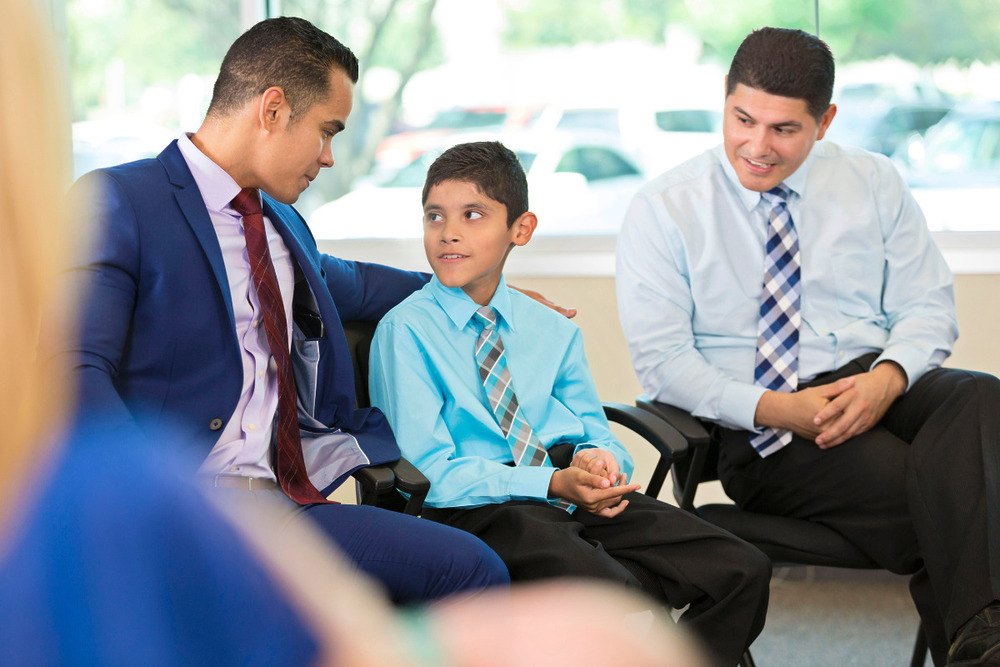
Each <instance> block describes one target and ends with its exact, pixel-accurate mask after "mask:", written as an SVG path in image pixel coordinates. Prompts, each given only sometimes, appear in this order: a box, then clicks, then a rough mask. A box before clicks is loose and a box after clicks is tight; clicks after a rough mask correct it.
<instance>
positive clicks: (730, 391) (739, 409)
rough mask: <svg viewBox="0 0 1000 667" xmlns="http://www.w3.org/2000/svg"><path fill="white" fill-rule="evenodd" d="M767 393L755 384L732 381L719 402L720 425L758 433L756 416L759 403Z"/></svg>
mask: <svg viewBox="0 0 1000 667" xmlns="http://www.w3.org/2000/svg"><path fill="white" fill-rule="evenodd" d="M765 391H767V390H766V389H764V387H758V386H757V385H755V384H747V383H745V382H737V381H735V380H734V381H732V382H730V383H729V384H728V385H726V388H725V389H723V390H722V398H721V399H720V400H719V423H721V424H722V425H723V426H725V427H726V428H738V429H743V430H746V431H757V430H758V429H757V426H756V425H755V424H754V415H755V414H756V413H757V403H759V402H760V397H761V396H763V395H764V392H765Z"/></svg>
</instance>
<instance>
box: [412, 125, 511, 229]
mask: <svg viewBox="0 0 1000 667" xmlns="http://www.w3.org/2000/svg"><path fill="white" fill-rule="evenodd" d="M444 181H465V182H467V183H472V184H474V185H475V186H476V187H477V188H479V190H480V192H482V193H483V194H484V195H486V196H487V197H489V198H490V199H493V200H495V201H498V202H500V203H501V204H503V205H504V206H506V207H507V227H508V229H509V228H510V227H511V226H512V225H513V224H514V221H515V220H517V219H518V218H519V217H521V215H522V214H524V213H525V212H526V211H527V210H528V179H527V177H525V175H524V168H522V167H521V162H520V161H519V160H518V159H517V155H515V154H514V151H512V150H510V149H509V148H507V147H506V146H504V145H503V144H502V143H500V142H499V141H474V142H471V143H466V144H458V145H457V146H452V147H451V148H449V149H448V150H446V151H445V152H444V153H441V155H440V156H438V159H436V160H434V162H433V163H432V164H431V166H430V168H429V169H428V170H427V180H426V181H424V192H423V196H422V198H421V200H420V202H421V204H426V203H427V194H428V193H429V192H430V191H431V188H432V187H434V186H435V185H438V184H439V183H443V182H444Z"/></svg>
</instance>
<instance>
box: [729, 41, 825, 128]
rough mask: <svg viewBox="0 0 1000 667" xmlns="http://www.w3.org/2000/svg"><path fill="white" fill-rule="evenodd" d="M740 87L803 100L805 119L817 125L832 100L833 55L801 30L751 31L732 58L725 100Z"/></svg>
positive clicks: (822, 42)
mask: <svg viewBox="0 0 1000 667" xmlns="http://www.w3.org/2000/svg"><path fill="white" fill-rule="evenodd" d="M740 83H742V84H743V85H744V86H749V87H750V88H756V89H757V90H762V91H764V92H765V93H770V94H771V95H780V96H782V97H794V98H796V99H800V100H805V103H806V107H807V108H808V110H809V115H811V116H812V117H813V118H815V119H816V120H817V122H818V121H819V119H820V117H822V116H823V114H824V113H826V110H827V109H828V108H829V106H830V99H831V98H832V97H833V54H832V53H831V52H830V47H829V46H827V45H826V42H824V41H823V40H821V39H820V38H819V37H816V36H814V35H810V34H809V33H807V32H803V31H802V30H789V29H786V28H761V29H759V30H754V31H753V32H752V33H750V34H749V35H747V37H746V39H744V40H743V43H742V44H740V48H739V49H737V50H736V55H735V56H733V62H732V64H731V65H730V66H729V79H728V81H727V83H726V96H729V95H731V94H732V92H733V91H734V90H736V85H737V84H740Z"/></svg>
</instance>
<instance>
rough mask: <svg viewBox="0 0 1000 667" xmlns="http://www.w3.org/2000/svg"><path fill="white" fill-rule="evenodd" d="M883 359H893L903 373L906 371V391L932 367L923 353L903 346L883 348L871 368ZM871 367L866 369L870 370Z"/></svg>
mask: <svg viewBox="0 0 1000 667" xmlns="http://www.w3.org/2000/svg"><path fill="white" fill-rule="evenodd" d="M883 361H893V362H895V363H897V364H899V367H900V368H902V369H903V372H904V373H906V383H907V384H906V390H907V391H909V390H910V387H912V386H913V383H915V382H916V381H917V380H919V379H920V378H921V377H923V374H924V373H926V372H927V371H929V370H930V369H931V368H932V367H933V366H932V365H929V364H927V358H926V356H925V355H923V354H921V353H920V352H917V351H916V350H912V349H909V348H906V347H903V346H899V347H892V346H889V347H887V348H886V349H884V350H883V351H882V354H880V355H879V356H878V358H877V359H876V360H875V362H874V363H873V364H872V365H871V368H875V367H876V366H878V365H879V364H880V363H882V362H883ZM938 365H940V364H938ZM871 368H869V369H868V370H871Z"/></svg>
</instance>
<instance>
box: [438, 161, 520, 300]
mask: <svg viewBox="0 0 1000 667" xmlns="http://www.w3.org/2000/svg"><path fill="white" fill-rule="evenodd" d="M536 224H537V222H536V220H535V216H534V214H533V213H525V214H524V215H522V216H521V217H520V218H518V219H517V220H516V221H514V224H513V225H511V226H510V228H508V227H507V207H506V206H504V205H503V204H501V203H500V202H498V201H496V200H495V199H491V198H489V197H487V196H486V195H485V194H483V193H482V192H481V191H480V190H479V188H478V187H477V186H476V185H475V184H474V183H471V182H468V181H443V182H441V183H438V184H437V185H435V186H433V187H432V188H431V189H430V191H429V192H428V193H427V201H426V202H425V203H424V251H425V252H426V253H427V261H428V262H430V265H431V269H432V270H433V271H434V275H436V276H437V278H438V280H440V281H441V284H443V285H445V286H446V287H461V288H462V289H463V290H464V291H465V293H466V294H468V295H469V297H470V298H471V299H472V300H473V301H475V302H476V303H478V304H479V305H481V306H485V305H486V304H488V303H489V302H490V299H492V298H493V293H494V292H496V288H497V285H498V284H499V283H500V275H501V273H503V264H504V260H506V259H507V253H508V252H510V249H511V247H512V246H514V245H524V244H525V243H527V242H528V240H529V239H530V238H531V234H532V232H534V230H535V225H536Z"/></svg>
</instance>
